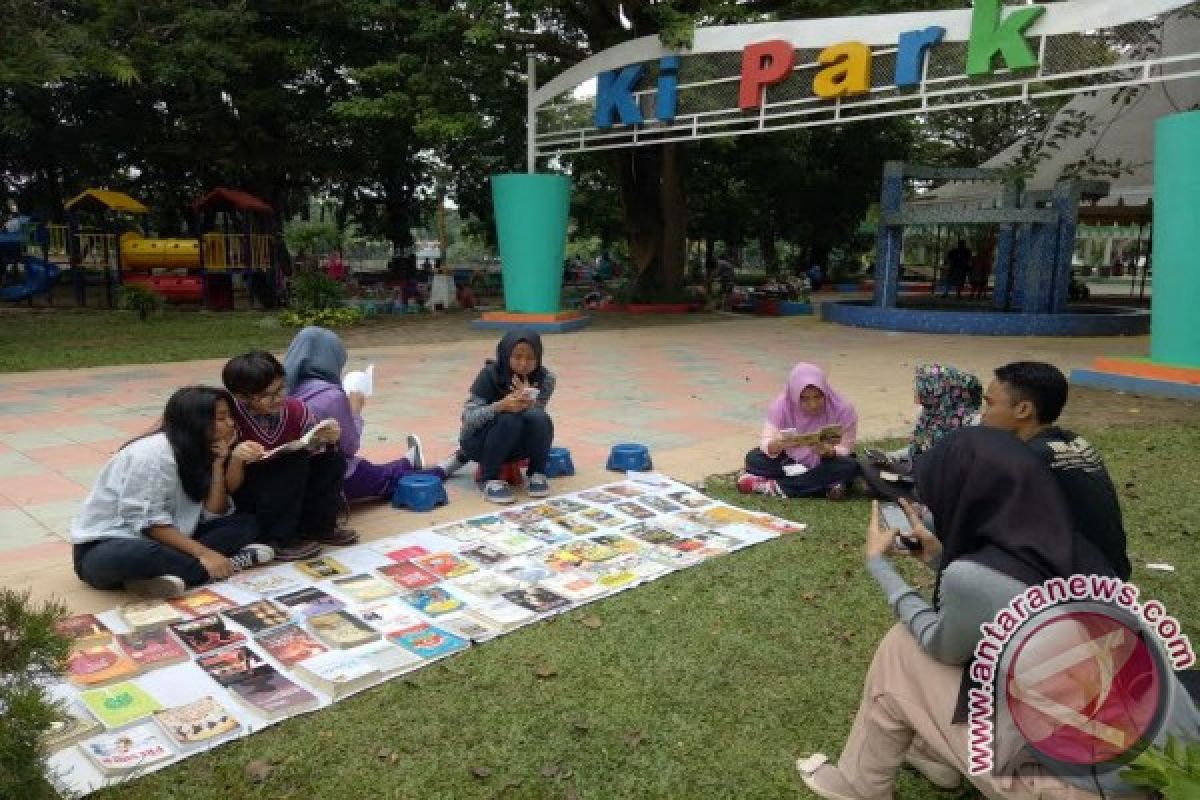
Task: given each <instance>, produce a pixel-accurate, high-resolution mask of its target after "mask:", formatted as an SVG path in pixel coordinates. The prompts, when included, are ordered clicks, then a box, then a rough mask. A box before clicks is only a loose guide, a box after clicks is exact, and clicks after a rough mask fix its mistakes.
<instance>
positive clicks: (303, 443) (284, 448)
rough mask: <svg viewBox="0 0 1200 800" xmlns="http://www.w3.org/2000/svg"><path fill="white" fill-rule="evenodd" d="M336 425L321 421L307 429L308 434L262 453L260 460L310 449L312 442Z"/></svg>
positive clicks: (325, 420)
mask: <svg viewBox="0 0 1200 800" xmlns="http://www.w3.org/2000/svg"><path fill="white" fill-rule="evenodd" d="M336 424H337V421H336V420H332V419H323V420H321V421H320V422H318V423H317V424H316V425H313V426H312V427H311V428H309V430H308V433H306V434H304V435H303V436H301V437H300V438H298V439H293V440H292V441H290V442H286V443H284V444H281V445H279V447H276V448H274V449H272V450H268V451H267V452H265V453H263V456H262V459H260V460H263V461H265V460H266V459H268V458H274V457H275V456H281V455H286V454H287V453H297V452H299V451H301V450H305V449H308V448H311V447H312V446H313V442H315V441H316V439H317V436H319V435H320V434H321V433H323V432H325V431H327V430H329V429H330V428H332V427H333V426H334V425H336Z"/></svg>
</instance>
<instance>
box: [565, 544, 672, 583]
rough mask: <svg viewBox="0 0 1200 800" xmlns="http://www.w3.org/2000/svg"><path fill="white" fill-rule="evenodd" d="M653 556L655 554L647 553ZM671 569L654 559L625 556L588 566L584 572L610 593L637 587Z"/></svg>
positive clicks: (584, 568)
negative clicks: (649, 578)
mask: <svg viewBox="0 0 1200 800" xmlns="http://www.w3.org/2000/svg"><path fill="white" fill-rule="evenodd" d="M646 555H647V556H653V555H654V553H652V552H651V553H647V554H646ZM670 569H671V567H669V566H667V565H666V564H663V563H661V562H657V561H655V560H654V559H653V558H650V557H647V558H641V557H639V556H623V557H621V558H617V559H613V560H612V561H607V562H605V563H603V564H587V565H585V566H584V567H583V571H584V572H587V573H588V574H589V575H591V576H593V577H594V578H595V580H596V583H598V584H600V585H601V586H603V587H604V588H605V589H608V590H609V591H616V590H618V589H627V588H629V587H630V586H636V585H637V584H639V583H641V582H642V581H644V580H645V579H646V578H648V577H652V576H657V575H661V574H663V573H664V572H668V571H670Z"/></svg>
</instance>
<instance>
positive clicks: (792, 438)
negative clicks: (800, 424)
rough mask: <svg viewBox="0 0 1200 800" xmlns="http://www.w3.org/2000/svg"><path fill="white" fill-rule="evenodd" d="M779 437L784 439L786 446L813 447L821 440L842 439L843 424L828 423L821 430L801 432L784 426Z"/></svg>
mask: <svg viewBox="0 0 1200 800" xmlns="http://www.w3.org/2000/svg"><path fill="white" fill-rule="evenodd" d="M779 437H780V438H781V439H783V445H784V447H800V446H808V447H812V446H813V445H815V444H818V443H820V442H826V441H834V440H837V439H841V438H842V426H841V425H826V426H825V427H823V428H821V429H820V430H816V431H809V432H807V433H799V432H797V431H796V429H795V428H784V429H783V430H781V431H780V432H779Z"/></svg>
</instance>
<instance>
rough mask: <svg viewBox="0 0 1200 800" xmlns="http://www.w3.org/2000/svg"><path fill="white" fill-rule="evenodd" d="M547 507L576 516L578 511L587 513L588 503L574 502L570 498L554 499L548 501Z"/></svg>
mask: <svg viewBox="0 0 1200 800" xmlns="http://www.w3.org/2000/svg"><path fill="white" fill-rule="evenodd" d="M546 505H548V506H550V507H551V508H557V509H558V510H559V511H562V512H564V513H566V514H574V513H575V512H577V511H587V509H588V506H587V504H586V503H581V502H579V501H578V500H573V499H572V498H570V497H554V498H551V499H549V500H547V501H546Z"/></svg>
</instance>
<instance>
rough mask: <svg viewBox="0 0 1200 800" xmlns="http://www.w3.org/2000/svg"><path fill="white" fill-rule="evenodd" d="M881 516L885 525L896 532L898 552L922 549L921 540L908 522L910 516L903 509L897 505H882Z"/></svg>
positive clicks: (880, 507)
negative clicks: (914, 533)
mask: <svg viewBox="0 0 1200 800" xmlns="http://www.w3.org/2000/svg"><path fill="white" fill-rule="evenodd" d="M879 514H880V516H881V517H882V518H883V524H884V525H886V526H887V527H888V528H890V529H891V530H894V531H896V549H897V550H906V551H910V552H911V551H915V550H920V549H921V540H920V539H918V538H917V537H916V536H914V535H913V529H912V523H911V522H909V521H908V514H905V513H904V509H903V508H901V507H900V506H899V505H898V504H896V503H881V504H880V505H879Z"/></svg>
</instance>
